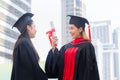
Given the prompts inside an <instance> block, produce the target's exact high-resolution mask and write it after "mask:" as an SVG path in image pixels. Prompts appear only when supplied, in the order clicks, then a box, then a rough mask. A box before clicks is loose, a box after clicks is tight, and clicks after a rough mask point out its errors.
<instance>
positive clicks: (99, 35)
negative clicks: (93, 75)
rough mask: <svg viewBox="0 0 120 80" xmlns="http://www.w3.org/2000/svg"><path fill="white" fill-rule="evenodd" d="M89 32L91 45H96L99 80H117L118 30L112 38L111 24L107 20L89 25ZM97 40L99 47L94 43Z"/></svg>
mask: <svg viewBox="0 0 120 80" xmlns="http://www.w3.org/2000/svg"><path fill="white" fill-rule="evenodd" d="M91 31H92V41H93V44H94V45H97V46H95V51H96V54H97V55H98V67H99V69H100V70H99V71H100V78H101V80H119V79H120V78H119V76H120V74H119V72H120V64H119V60H120V54H119V52H120V51H119V50H120V49H119V47H120V46H119V43H120V42H119V41H120V37H119V36H118V35H120V31H119V29H118V28H117V29H115V30H114V33H113V36H112V26H111V22H110V21H109V20H108V21H97V22H93V23H91ZM97 40H99V41H100V42H99V43H100V44H99V45H98V42H96V41H97ZM95 42H96V43H95ZM100 45H102V46H100ZM98 47H99V49H98ZM100 47H101V48H100ZM98 50H99V51H98ZM101 55H102V57H101ZM99 60H100V61H99Z"/></svg>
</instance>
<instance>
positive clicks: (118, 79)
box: [113, 27, 120, 80]
mask: <svg viewBox="0 0 120 80" xmlns="http://www.w3.org/2000/svg"><path fill="white" fill-rule="evenodd" d="M113 44H114V45H115V52H114V70H115V71H114V76H115V80H120V27H117V28H116V29H114V31H113Z"/></svg>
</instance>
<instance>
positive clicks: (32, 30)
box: [27, 22, 37, 38]
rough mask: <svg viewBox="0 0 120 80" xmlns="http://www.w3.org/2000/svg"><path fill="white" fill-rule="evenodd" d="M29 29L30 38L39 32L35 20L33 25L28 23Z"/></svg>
mask: <svg viewBox="0 0 120 80" xmlns="http://www.w3.org/2000/svg"><path fill="white" fill-rule="evenodd" d="M27 30H28V34H29V36H30V38H34V37H35V35H36V32H37V31H36V27H35V24H34V22H33V23H32V24H31V25H27Z"/></svg>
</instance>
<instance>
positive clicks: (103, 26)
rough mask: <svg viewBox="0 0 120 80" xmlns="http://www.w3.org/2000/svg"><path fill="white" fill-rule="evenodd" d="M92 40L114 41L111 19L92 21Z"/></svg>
mask: <svg viewBox="0 0 120 80" xmlns="http://www.w3.org/2000/svg"><path fill="white" fill-rule="evenodd" d="M91 32H92V40H96V39H99V40H100V42H101V43H103V44H105V43H106V44H108V43H110V44H111V43H112V36H111V35H112V29H111V21H109V20H107V21H96V22H92V23H91Z"/></svg>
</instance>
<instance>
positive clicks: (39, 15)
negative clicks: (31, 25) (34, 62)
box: [32, 0, 120, 60]
mask: <svg viewBox="0 0 120 80" xmlns="http://www.w3.org/2000/svg"><path fill="white" fill-rule="evenodd" d="M119 3H120V1H119V0H86V16H87V19H88V20H89V21H90V22H93V21H102V20H111V21H112V28H115V27H118V26H119V27H120V22H119V21H120V11H119V8H120V5H119ZM32 13H33V14H35V15H34V17H33V20H34V21H35V24H36V29H37V34H36V38H34V39H33V40H32V41H33V43H34V46H35V48H36V50H37V51H38V53H39V56H40V59H41V60H45V58H46V56H47V53H48V51H49V50H50V48H51V46H50V43H49V40H48V36H47V35H46V32H47V31H48V30H50V21H53V22H54V27H55V29H56V34H57V36H58V39H59V40H58V48H59V49H60V47H61V46H62V45H61V0H32Z"/></svg>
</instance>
